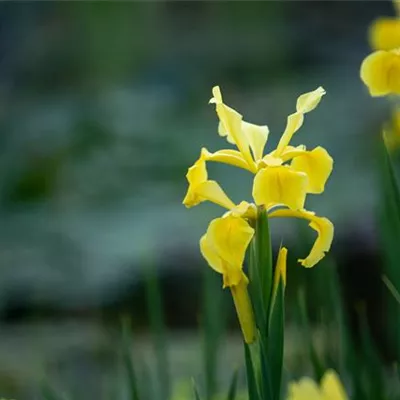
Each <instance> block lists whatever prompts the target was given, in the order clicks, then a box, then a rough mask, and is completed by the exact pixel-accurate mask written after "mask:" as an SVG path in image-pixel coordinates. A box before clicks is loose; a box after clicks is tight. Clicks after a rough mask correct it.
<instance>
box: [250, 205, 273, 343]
mask: <svg viewBox="0 0 400 400" xmlns="http://www.w3.org/2000/svg"><path fill="white" fill-rule="evenodd" d="M272 277H273V266H272V251H271V240H270V234H269V225H268V215H267V212H266V211H265V210H264V209H259V213H258V217H257V221H256V225H255V235H254V238H253V240H252V243H251V247H250V263H249V278H250V285H249V292H250V296H251V298H252V304H253V307H254V313H255V318H256V325H257V327H258V328H259V330H260V333H261V335H262V338H265V337H266V335H267V329H268V315H269V303H270V299H271V290H272Z"/></svg>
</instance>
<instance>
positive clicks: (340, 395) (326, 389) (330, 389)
mask: <svg viewBox="0 0 400 400" xmlns="http://www.w3.org/2000/svg"><path fill="white" fill-rule="evenodd" d="M321 392H322V394H323V399H324V400H348V397H347V394H346V391H345V389H344V387H343V385H342V382H341V381H340V379H339V377H338V375H337V374H336V372H335V371H333V370H328V371H326V372H325V374H324V376H323V377H322V380H321Z"/></svg>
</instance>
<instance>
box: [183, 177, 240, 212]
mask: <svg viewBox="0 0 400 400" xmlns="http://www.w3.org/2000/svg"><path fill="white" fill-rule="evenodd" d="M195 193H196V200H197V203H196V204H195V205H197V204H199V203H201V202H203V201H211V202H212V203H215V204H218V205H219V206H221V207H224V208H226V209H228V210H230V209H231V208H233V207H235V203H234V202H233V201H232V200H231V199H230V198H229V197H228V196H227V195H226V194H225V192H224V191H223V190H222V188H221V186H219V184H218V183H217V182H216V181H206V182H203V183H201V184H200V185H198V186H197V187H196V189H195ZM189 207H190V206H189Z"/></svg>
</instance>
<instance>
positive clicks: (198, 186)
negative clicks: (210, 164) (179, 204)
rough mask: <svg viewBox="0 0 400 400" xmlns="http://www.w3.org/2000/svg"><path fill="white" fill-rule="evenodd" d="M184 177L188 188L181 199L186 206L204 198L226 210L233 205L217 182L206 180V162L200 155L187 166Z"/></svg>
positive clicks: (194, 204) (190, 205)
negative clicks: (191, 164)
mask: <svg viewBox="0 0 400 400" xmlns="http://www.w3.org/2000/svg"><path fill="white" fill-rule="evenodd" d="M186 178H187V180H188V182H189V188H188V190H187V193H186V196H185V198H184V199H183V204H184V205H185V206H186V207H188V208H190V207H193V206H196V205H198V204H199V203H201V202H203V201H206V200H208V201H211V202H213V203H216V204H218V205H220V206H221V207H224V208H227V209H228V210H229V209H231V208H233V207H235V204H234V203H233V202H232V200H231V199H230V198H229V197H228V196H227V195H226V194H225V192H224V191H223V190H222V188H221V187H220V186H219V184H218V183H217V182H215V181H209V180H207V178H208V175H207V169H206V162H205V160H204V158H203V157H202V156H200V158H199V159H198V160H197V161H196V162H195V163H194V165H193V166H191V167H190V168H189V170H188V172H187V174H186Z"/></svg>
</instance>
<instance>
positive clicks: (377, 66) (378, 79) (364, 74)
mask: <svg viewBox="0 0 400 400" xmlns="http://www.w3.org/2000/svg"><path fill="white" fill-rule="evenodd" d="M360 76H361V79H362V81H363V82H364V83H365V85H366V86H367V87H368V89H369V92H370V94H371V96H385V95H388V94H400V52H399V51H394V50H393V51H383V50H382V51H376V52H375V53H372V54H370V55H369V56H368V57H366V58H365V59H364V61H363V63H362V64H361V70H360Z"/></svg>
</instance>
